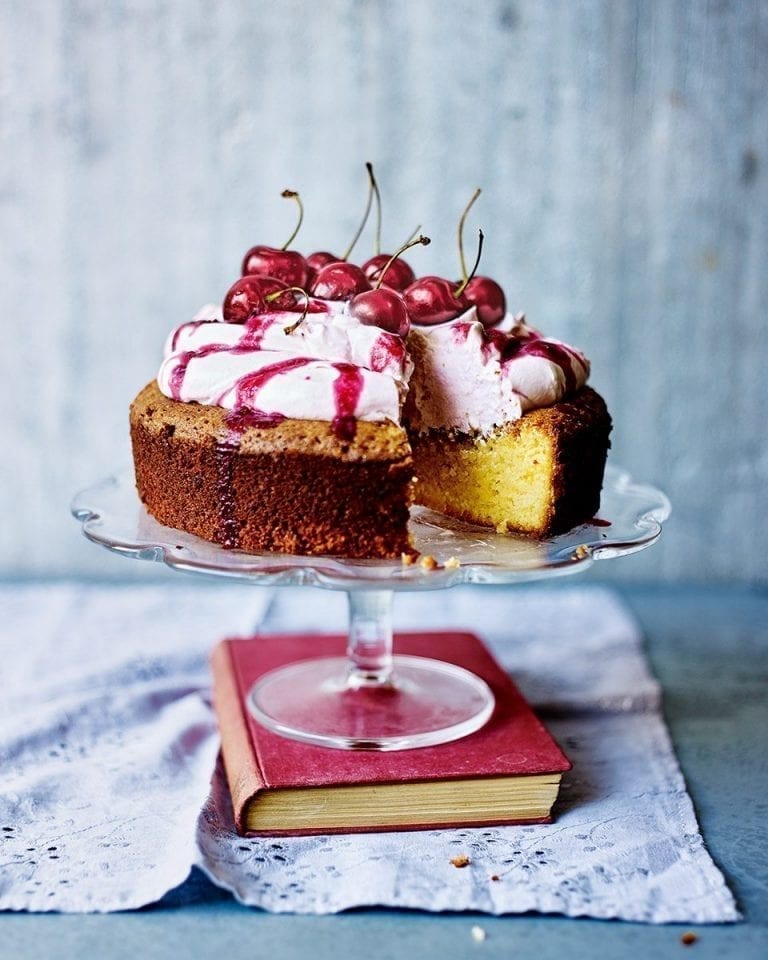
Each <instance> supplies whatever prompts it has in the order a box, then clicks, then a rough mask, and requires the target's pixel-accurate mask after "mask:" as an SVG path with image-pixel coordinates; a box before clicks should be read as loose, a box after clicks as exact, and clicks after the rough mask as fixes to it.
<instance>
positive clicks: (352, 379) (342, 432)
mask: <svg viewBox="0 0 768 960" xmlns="http://www.w3.org/2000/svg"><path fill="white" fill-rule="evenodd" d="M333 366H334V367H335V368H336V369H337V370H338V371H339V375H338V377H336V379H335V380H334V381H333V400H334V404H335V407H336V416H335V417H334V418H333V420H332V421H331V429H332V430H333V432H334V433H335V435H336V436H337V437H338V438H339V440H345V441H347V442H348V441H351V440H354V439H355V433H356V431H357V420H356V419H355V410H356V409H357V404H358V401H359V400H360V394H361V393H362V392H363V374H362V372H361V371H360V368H359V367H355V366H353V365H352V364H351V363H334V364H333Z"/></svg>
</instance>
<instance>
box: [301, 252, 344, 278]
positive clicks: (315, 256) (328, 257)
mask: <svg viewBox="0 0 768 960" xmlns="http://www.w3.org/2000/svg"><path fill="white" fill-rule="evenodd" d="M305 259H306V262H307V266H308V267H309V269H310V270H314V271H315V273H319V272H320V271H321V270H322V269H323V267H327V266H328V264H329V263H339V262H340V261H341V257H337V256H334V254H332V253H328V251H327V250H318V251H317V253H310V255H309V256H308V257H305Z"/></svg>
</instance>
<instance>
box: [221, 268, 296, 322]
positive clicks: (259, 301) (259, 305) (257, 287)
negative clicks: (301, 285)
mask: <svg viewBox="0 0 768 960" xmlns="http://www.w3.org/2000/svg"><path fill="white" fill-rule="evenodd" d="M280 291H285V293H284V295H283V296H277V297H275V299H274V300H273V301H268V300H267V297H269V296H270V295H271V294H278V293H280ZM294 305H295V300H294V298H293V295H292V294H291V293H290V292H288V291H287V290H286V287H285V284H284V283H283V282H282V281H281V280H278V279H277V278H276V277H257V276H254V275H251V274H249V275H248V276H245V277H240V279H239V280H235V282H234V283H233V284H232V286H231V287H230V288H229V290H227V293H226V296H225V297H224V304H223V307H222V315H223V317H224V319H225V320H226V321H227V323H245V321H246V320H247V319H248V317H250V316H251V314H252V313H264V312H266V311H268V310H270V309H272V310H275V309H277V310H290V309H292V307H293V306H294Z"/></svg>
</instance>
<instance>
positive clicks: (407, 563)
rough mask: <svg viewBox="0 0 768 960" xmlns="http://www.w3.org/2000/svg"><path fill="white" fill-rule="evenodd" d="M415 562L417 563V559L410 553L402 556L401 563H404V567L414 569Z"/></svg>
mask: <svg viewBox="0 0 768 960" xmlns="http://www.w3.org/2000/svg"><path fill="white" fill-rule="evenodd" d="M415 562H416V558H415V557H414V556H413V554H410V553H401V554H400V563H402V565H403V566H404V567H412V566H413V565H414V563H415Z"/></svg>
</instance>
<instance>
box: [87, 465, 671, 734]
mask: <svg viewBox="0 0 768 960" xmlns="http://www.w3.org/2000/svg"><path fill="white" fill-rule="evenodd" d="M669 510H670V507H669V501H668V500H667V498H666V497H665V496H664V494H663V493H661V492H660V491H659V490H656V489H655V488H653V487H650V486H646V485H640V484H635V483H633V482H632V481H631V480H630V478H629V476H628V475H627V474H626V473H623V472H622V471H620V470H617V469H615V468H609V469H608V470H607V471H606V479H605V484H604V487H603V496H602V505H601V510H600V516H599V517H597V518H595V519H594V521H592V522H591V523H589V524H584V525H582V526H580V527H576V528H575V529H574V530H571V531H569V532H568V533H566V534H562V535H561V536H557V537H553V538H551V539H549V540H545V541H534V540H529V539H527V538H525V537H514V536H505V535H500V534H496V533H494V532H493V531H491V530H488V529H486V528H484V527H476V526H473V525H470V524H466V523H461V522H460V521H456V520H452V519H450V518H448V517H444V516H441V515H440V514H436V513H433V512H431V511H428V510H425V509H423V508H419V507H417V508H414V509H413V510H412V516H411V532H412V536H413V541H414V545H415V547H416V549H417V550H418V551H419V553H420V554H422V555H423V556H427V557H432V558H434V561H435V562H434V564H432V563H429V564H424V565H421V564H419V563H416V564H413V565H410V566H406V565H403V564H402V563H400V561H393V560H384V561H382V560H344V559H341V558H335V557H294V556H287V555H283V554H261V555H253V554H245V553H240V552H239V551H232V550H225V549H223V548H222V547H220V546H217V545H216V544H212V543H208V542H207V541H204V540H200V539H198V538H197V537H194V536H192V535H190V534H186V533H183V532H181V531H178V530H172V529H170V528H168V527H164V526H162V525H161V524H159V523H157V521H155V520H154V519H153V518H152V517H150V516H149V515H148V514H147V512H146V511H145V510H144V508H143V506H142V505H141V503H140V502H139V500H138V497H137V495H136V491H135V488H134V485H133V476H132V473H131V472H130V471H125V472H123V473H121V474H119V475H117V476H114V477H110V478H108V479H106V480H104V481H102V482H101V483H98V484H96V485H95V486H93V487H90V488H89V489H87V490H84V491H83V492H82V493H80V494H78V496H77V497H76V498H75V500H74V502H73V504H72V512H73V514H74V515H75V517H76V518H77V519H78V520H80V521H81V523H82V524H83V532H84V534H85V536H86V537H88V538H89V539H90V540H92V541H94V542H95V543H98V544H100V545H102V546H105V547H107V548H108V549H110V550H113V551H115V552H117V553H120V554H122V555H124V556H129V557H135V558H138V559H143V560H155V561H160V562H162V563H165V564H167V565H168V566H170V567H172V568H174V569H177V570H185V571H190V572H196V573H202V574H208V575H214V576H223V577H228V578H237V579H246V580H249V581H250V582H252V583H255V584H260V585H264V586H270V585H271V586H275V585H278V586H282V585H286V586H289V585H293V586H296V585H301V586H318V587H325V588H328V589H335V590H346V591H347V593H348V597H349V610H350V627H349V639H348V645H347V656H346V658H343V657H338V658H318V659H315V660H307V661H302V662H300V663H293V664H289V665H287V666H285V667H282V668H280V669H278V670H275V671H272V672H271V673H269V674H266V675H265V676H264V677H262V678H261V679H260V680H259V681H258V683H257V684H256V685H255V686H254V687H253V689H252V690H251V692H250V694H249V698H248V706H249V709H250V710H251V712H252V713H253V715H254V716H255V717H256V718H257V719H258V720H259V721H260V722H261V723H263V724H264V725H265V726H267V727H268V728H270V729H271V730H274V731H275V732H277V733H280V734H282V735H283V736H287V737H291V738H293V739H298V740H304V741H307V742H310V743H316V744H320V745H323V746H328V747H337V748H345V749H365V750H403V749H407V748H412V747H422V746H428V745H434V744H438V743H446V742H448V741H451V740H456V739H458V738H459V737H463V736H466V735H467V734H469V733H472V732H473V731H475V730H478V729H479V728H480V727H481V726H482V725H483V724H484V723H485V722H486V721H487V720H488V718H489V717H490V715H491V713H492V712H493V695H492V693H491V691H490V690H489V688H488V687H487V686H486V684H485V683H484V682H483V681H482V680H481V679H480V678H479V677H476V676H475V675H474V674H472V673H470V672H468V671H467V670H464V669H463V668H461V667H458V666H455V665H454V664H450V663H446V662H444V661H442V660H433V659H431V658H425V657H410V656H397V655H394V656H393V653H392V646H393V640H392V625H391V612H392V601H393V592H394V591H399V590H436V589H440V588H444V587H451V586H455V585H456V584H460V583H485V584H510V583H521V582H525V581H529V580H536V579H542V578H546V577H552V576H558V575H564V574H568V573H575V572H576V571H578V570H583V569H585V568H586V567H588V566H590V565H591V563H592V562H593V561H594V560H599V559H609V558H613V557H618V556H623V555H626V554H630V553H634V552H636V551H638V550H642V549H643V548H644V547H647V546H649V545H650V544H652V543H653V542H654V541H655V540H657V539H658V537H659V535H660V533H661V524H662V522H663V521H664V520H665V519H666V518H667V516H668V515H669ZM446 561H450V562H448V563H446ZM434 636H435V640H434V645H435V651H436V653H438V654H439V646H440V634H439V633H436V634H435V635H434Z"/></svg>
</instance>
